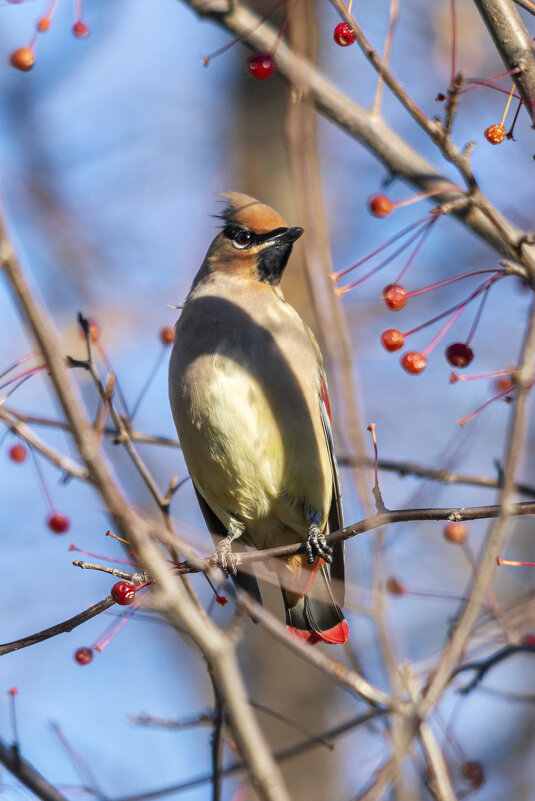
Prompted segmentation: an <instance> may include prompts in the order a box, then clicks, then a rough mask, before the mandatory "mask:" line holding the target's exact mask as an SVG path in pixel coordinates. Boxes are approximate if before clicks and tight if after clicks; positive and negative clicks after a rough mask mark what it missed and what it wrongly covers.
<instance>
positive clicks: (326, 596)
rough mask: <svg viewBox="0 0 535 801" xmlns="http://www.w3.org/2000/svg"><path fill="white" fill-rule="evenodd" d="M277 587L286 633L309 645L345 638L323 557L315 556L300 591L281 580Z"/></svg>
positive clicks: (339, 641) (345, 626)
mask: <svg viewBox="0 0 535 801" xmlns="http://www.w3.org/2000/svg"><path fill="white" fill-rule="evenodd" d="M303 567H304V565H303ZM309 570H310V568H309ZM303 572H304V571H303ZM281 578H282V576H281ZM281 590H282V596H283V598H284V607H285V609H286V628H287V630H288V632H290V634H293V635H294V636H295V637H299V639H300V640H304V641H305V642H308V643H309V644H310V645H315V644H316V643H318V642H327V643H332V644H334V645H340V644H342V643H344V642H347V640H348V639H349V626H348V624H347V621H346V620H345V618H344V614H343V612H342V610H341V609H340V607H339V606H338V604H337V603H336V601H335V599H334V597H333V593H332V588H331V579H330V574H329V568H328V567H327V565H326V564H325V562H324V561H323V559H317V560H316V562H315V564H314V565H313V566H312V569H311V570H310V573H309V578H308V582H307V585H306V587H305V588H304V591H303V593H302V594H300V593H296V592H295V591H294V590H292V589H289V588H288V587H285V586H283V584H282V582H281Z"/></svg>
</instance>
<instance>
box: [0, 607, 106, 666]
mask: <svg viewBox="0 0 535 801" xmlns="http://www.w3.org/2000/svg"><path fill="white" fill-rule="evenodd" d="M114 603H115V601H114V600H113V598H111V597H108V598H104V600H102V601H99V602H98V603H96V604H93V606H90V607H89V609H85V610H84V611H83V612H80V613H79V614H77V615H75V616H74V617H71V618H69V619H68V620H64V621H63V622H62V623H56V625H55V626H50V628H48V629H43V631H38V632H37V633H36V634H30V635H29V636H28V637H22V638H21V639H20V640H14V641H13V642H8V643H5V644H4V645H0V656H3V655H4V654H9V653H11V652H12V651H18V650H20V649H21V648H27V647H28V646H29V645H35V644H36V643H38V642H43V640H49V639H50V638H51V637H56V636H57V635H58V634H64V633H65V632H66V631H72V630H73V629H75V628H76V627H77V626H81V625H82V623H85V622H86V621H87V620H91V618H93V617H96V615H100V613H101V612H104V611H105V610H106V609H109V608H110V606H113V604H114Z"/></svg>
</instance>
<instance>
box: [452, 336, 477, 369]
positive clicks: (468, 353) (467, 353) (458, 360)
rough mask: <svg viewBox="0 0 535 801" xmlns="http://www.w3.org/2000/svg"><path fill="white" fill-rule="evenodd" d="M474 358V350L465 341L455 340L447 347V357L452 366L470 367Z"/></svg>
mask: <svg viewBox="0 0 535 801" xmlns="http://www.w3.org/2000/svg"><path fill="white" fill-rule="evenodd" d="M473 358H474V351H473V350H472V348H471V347H470V345H467V344H466V343H465V342H454V343H453V344H452V345H448V347H447V348H446V359H447V360H448V361H449V363H450V364H451V366H452V367H468V365H469V364H470V362H471V361H472V359H473Z"/></svg>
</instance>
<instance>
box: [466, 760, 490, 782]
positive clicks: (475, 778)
mask: <svg viewBox="0 0 535 801" xmlns="http://www.w3.org/2000/svg"><path fill="white" fill-rule="evenodd" d="M461 773H462V775H463V776H464V778H465V779H467V780H468V781H469V782H470V783H471V784H473V786H474V787H481V785H482V784H483V782H484V781H485V772H484V770H483V766H482V765H481V763H480V762H463V764H462V765H461Z"/></svg>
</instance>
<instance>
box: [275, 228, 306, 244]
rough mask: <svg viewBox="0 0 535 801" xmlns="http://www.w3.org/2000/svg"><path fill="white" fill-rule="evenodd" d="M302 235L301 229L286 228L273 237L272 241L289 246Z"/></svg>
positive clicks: (302, 230)
mask: <svg viewBox="0 0 535 801" xmlns="http://www.w3.org/2000/svg"><path fill="white" fill-rule="evenodd" d="M303 233H304V229H303V228H287V229H286V230H285V231H282V232H281V233H280V234H278V235H277V236H276V237H274V241H276V242H281V243H284V244H286V245H290V244H292V242H296V241H297V240H298V239H299V237H300V236H301V234H303Z"/></svg>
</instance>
